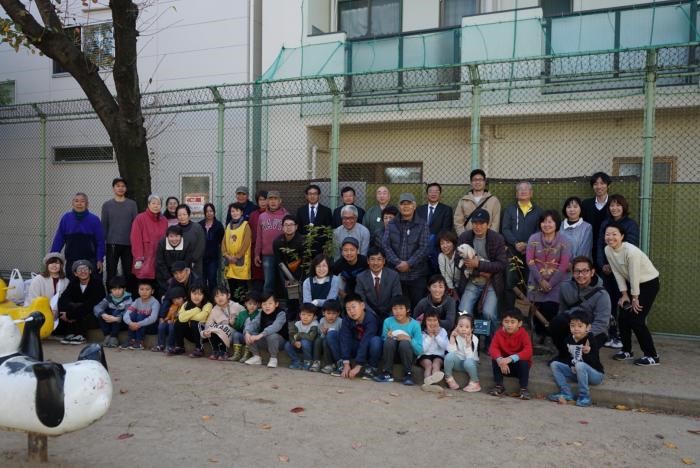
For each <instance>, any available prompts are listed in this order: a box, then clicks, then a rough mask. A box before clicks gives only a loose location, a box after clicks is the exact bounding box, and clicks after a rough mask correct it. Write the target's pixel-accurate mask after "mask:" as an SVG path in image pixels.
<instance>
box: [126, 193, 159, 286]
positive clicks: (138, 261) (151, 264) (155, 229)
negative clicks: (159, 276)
mask: <svg viewBox="0 0 700 468" xmlns="http://www.w3.org/2000/svg"><path fill="white" fill-rule="evenodd" d="M160 209H161V199H160V196H159V195H156V194H151V195H149V196H148V207H147V208H146V209H145V210H144V211H143V212H142V213H139V214H138V215H137V216H136V218H134V222H133V224H132V225H131V253H132V255H133V257H134V264H133V268H132V269H131V271H132V273H133V274H134V276H135V277H136V278H138V279H147V280H151V281H152V282H153V286H154V287H156V281H155V280H156V251H157V250H158V241H160V239H161V238H162V237H163V236H165V231H166V229H168V220H166V219H165V217H164V216H163V215H162V214H161V212H160ZM164 292H165V291H158V293H159V294H160V293H164ZM156 297H157V296H156Z"/></svg>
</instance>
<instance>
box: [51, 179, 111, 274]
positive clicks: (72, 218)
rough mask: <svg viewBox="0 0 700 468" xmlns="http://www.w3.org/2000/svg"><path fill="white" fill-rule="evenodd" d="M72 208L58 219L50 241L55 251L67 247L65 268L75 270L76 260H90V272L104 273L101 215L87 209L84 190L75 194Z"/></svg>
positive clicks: (103, 241) (86, 198)
mask: <svg viewBox="0 0 700 468" xmlns="http://www.w3.org/2000/svg"><path fill="white" fill-rule="evenodd" d="M72 205H73V209H72V210H71V211H69V212H67V213H65V214H64V215H63V216H62V217H61V221H60V222H59V223H58V228H57V229H56V234H55V235H54V238H53V244H52V245H51V251H52V252H60V251H61V250H63V247H65V248H66V250H65V256H66V271H73V262H75V261H77V260H87V261H89V262H90V265H91V266H92V265H97V269H96V270H95V269H94V268H92V267H91V273H92V274H93V275H95V277H97V273H102V260H103V259H104V256H105V237H104V228H103V227H102V222H101V221H100V218H98V217H97V216H95V215H94V214H92V213H90V211H88V196H87V195H85V194H84V193H82V192H78V193H76V194H75V195H73V200H72Z"/></svg>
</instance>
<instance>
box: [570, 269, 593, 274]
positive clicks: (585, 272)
mask: <svg viewBox="0 0 700 468" xmlns="http://www.w3.org/2000/svg"><path fill="white" fill-rule="evenodd" d="M590 272H591V269H590V268H585V269H583V270H578V269H577V270H574V274H575V275H586V274H588V273H590Z"/></svg>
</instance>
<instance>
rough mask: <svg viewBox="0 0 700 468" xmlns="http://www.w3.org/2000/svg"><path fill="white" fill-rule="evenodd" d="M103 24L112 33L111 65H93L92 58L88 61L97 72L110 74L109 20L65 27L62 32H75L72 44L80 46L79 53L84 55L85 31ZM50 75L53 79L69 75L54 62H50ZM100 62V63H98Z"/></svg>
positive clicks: (111, 28)
mask: <svg viewBox="0 0 700 468" xmlns="http://www.w3.org/2000/svg"><path fill="white" fill-rule="evenodd" d="M104 24H109V25H110V30H111V31H112V50H111V51H110V54H109V55H110V56H111V57H112V60H111V63H110V64H105V63H95V61H94V60H93V58H94V57H89V58H90V60H91V61H92V63H93V64H95V66H96V67H97V68H98V71H99V72H111V71H112V68H113V66H114V26H113V23H112V21H111V20H108V21H97V22H94V23H89V24H83V25H79V24H76V25H72V26H66V27H64V28H63V30H64V31H66V32H67V31H69V30H74V31H75V30H77V31H78V34H77V35H76V34H75V33H73V34H74V35H75V36H76V37H74V44H75V45H76V46H77V45H79V46H80V51H81V52H83V53H85V37H86V30H88V31H89V29H90V28H96V27H99V26H102V25H104ZM51 62H52V69H51V71H52V73H51V75H52V76H53V77H62V76H69V75H70V73H69V72H68V71H67V70H65V69H64V68H63V67H61V65H60V64H59V63H58V62H56V61H55V60H52V61H51ZM100 62H102V61H100Z"/></svg>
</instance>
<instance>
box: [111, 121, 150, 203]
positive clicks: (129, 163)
mask: <svg viewBox="0 0 700 468" xmlns="http://www.w3.org/2000/svg"><path fill="white" fill-rule="evenodd" d="M112 144H113V145H114V152H115V154H116V158H117V164H118V166H119V174H121V176H122V177H124V178H125V179H126V181H127V183H128V184H129V197H130V198H133V199H134V200H135V201H136V204H137V205H138V207H139V211H142V210H144V209H145V208H146V204H147V200H148V196H149V195H150V194H151V172H150V169H151V167H150V161H149V157H148V148H147V147H146V139H145V138H144V139H143V141H142V142H141V144H135V145H132V144H130V143H129V138H128V137H127V138H125V137H124V135H123V132H120V133H119V135H118V136H117V139H112Z"/></svg>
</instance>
